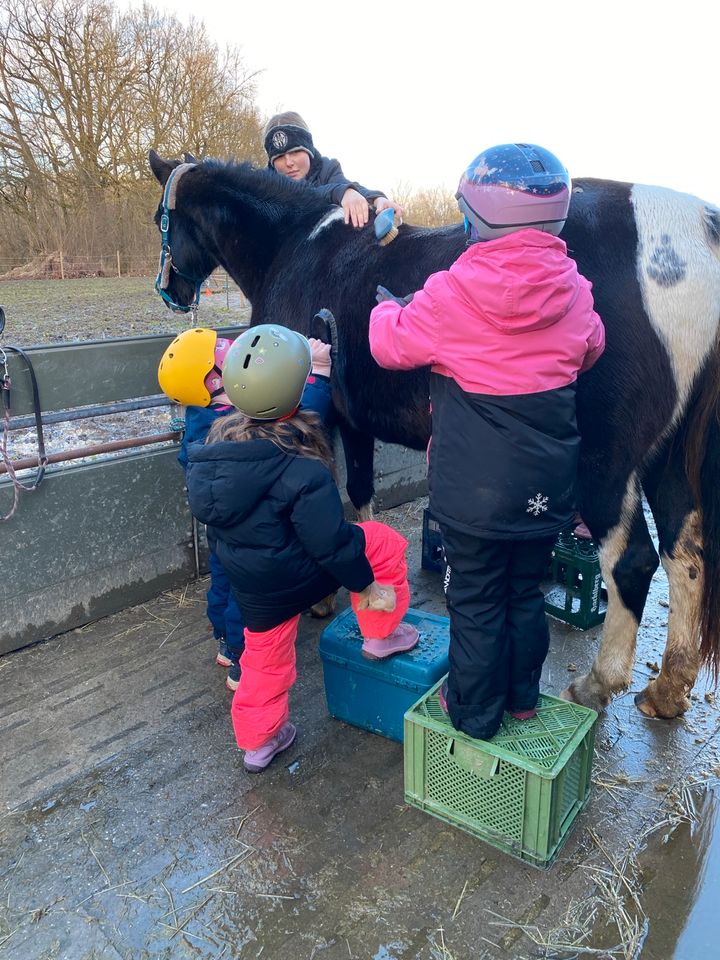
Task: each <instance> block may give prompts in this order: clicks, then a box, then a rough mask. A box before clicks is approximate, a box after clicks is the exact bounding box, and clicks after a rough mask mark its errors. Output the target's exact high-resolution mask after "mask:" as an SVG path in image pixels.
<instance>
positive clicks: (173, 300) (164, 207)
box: [148, 150, 218, 313]
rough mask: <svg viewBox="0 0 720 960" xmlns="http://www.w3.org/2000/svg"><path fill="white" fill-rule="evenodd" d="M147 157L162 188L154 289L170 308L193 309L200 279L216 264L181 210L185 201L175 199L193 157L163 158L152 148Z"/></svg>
mask: <svg viewBox="0 0 720 960" xmlns="http://www.w3.org/2000/svg"><path fill="white" fill-rule="evenodd" d="M148 158H149V161H150V169H151V170H152V172H153V173H154V174H155V177H156V178H157V180H158V182H159V183H160V184H161V186H162V187H163V195H162V199H161V201H160V204H159V205H158V208H157V211H156V213H155V223H156V224H157V226H158V229H159V230H160V235H161V237H162V248H161V251H160V266H159V269H158V275H157V279H156V280H155V289H156V290H157V291H158V293H159V294H160V296H161V297H162V298H163V300H164V301H165V303H166V305H167V306H168V307H169V308H170V309H171V310H180V311H182V312H183V313H184V312H187V311H193V310H195V309H196V308H197V306H198V303H199V301H200V287H201V286H202V283H203V281H204V280H205V278H206V277H207V276H209V274H211V273H212V271H213V270H214V269H215V268H216V267H217V265H218V264H217V260H216V259H214V258H213V256H212V254H211V253H210V252H209V251H208V245H207V244H206V243H202V242H201V241H200V238H199V237H198V236H197V230H196V227H195V225H194V221H193V219H192V217H190V216H189V215H188V212H187V210H185V209H184V208H185V206H186V204H185V202H181V203H180V204H179V205H178V202H177V199H178V187H179V184H180V179H181V177H184V176H186V175H188V176H189V175H191V174H192V171H193V169H194V167H195V165H196V164H195V161H194V160H193V161H192V162H190V161H186V162H185V163H181V162H180V161H179V160H163V159H162V157H160V156H159V155H158V154H157V153H156V152H155V151H154V150H151V151H150V153H149V154H148ZM183 186H185V184H183ZM184 192H185V191H184Z"/></svg>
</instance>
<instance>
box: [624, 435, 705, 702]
mask: <svg viewBox="0 0 720 960" xmlns="http://www.w3.org/2000/svg"><path fill="white" fill-rule="evenodd" d="M643 486H644V488H645V492H646V494H647V498H648V503H649V504H650V507H651V509H652V511H653V515H654V517H655V521H656V523H657V529H658V540H659V544H660V559H661V561H662V565H663V567H664V569H665V572H666V574H667V578H668V584H669V588H670V609H669V611H668V637H667V643H666V646H665V653H664V654H663V659H662V669H661V670H660V674H659V676H658V677H657V678H656V679H655V680H650V682H649V683H648V685H647V687H645V689H644V690H642V691H641V692H640V693H638V694H637V696H636V697H635V703H636V704H637V706H638V708H639V709H640V710H641V711H642V712H643V713H644V714H645V715H646V716H648V717H667V718H669V717H677V716H680V715H681V714H683V713H684V712H685V711H686V710H687V709H689V707H690V700H689V694H690V691H691V690H692V688H693V686H694V685H695V681H696V679H697V675H698V671H699V669H700V611H701V603H702V596H703V544H702V533H701V530H700V518H699V515H698V512H697V510H696V509H694V503H693V497H692V493H691V490H690V486H689V484H688V482H687V478H686V476H685V470H684V464H683V462H682V454H681V453H680V451H679V450H677V449H676V447H675V446H673V448H672V452H671V453H670V457H669V459H668V460H666V462H665V463H664V465H663V467H662V469H660V470H654V471H651V472H650V474H649V476H648V477H647V478H646V479H644V480H643Z"/></svg>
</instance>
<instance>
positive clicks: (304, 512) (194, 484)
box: [187, 440, 373, 631]
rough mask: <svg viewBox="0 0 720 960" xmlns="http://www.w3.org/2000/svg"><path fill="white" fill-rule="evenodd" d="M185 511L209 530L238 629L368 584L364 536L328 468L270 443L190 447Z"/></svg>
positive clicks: (274, 620)
mask: <svg viewBox="0 0 720 960" xmlns="http://www.w3.org/2000/svg"><path fill="white" fill-rule="evenodd" d="M187 487H188V497H189V501H190V509H191V510H192V512H193V514H194V515H195V516H196V517H197V518H198V520H200V521H201V522H202V523H206V524H207V526H208V535H209V536H210V537H212V538H213V540H214V542H215V550H216V553H217V556H218V558H219V560H220V562H221V563H222V565H223V567H224V568H225V570H226V572H227V574H228V576H229V578H230V582H231V583H232V587H233V590H234V592H235V596H236V598H237V601H238V605H239V606H240V609H241V611H242V614H243V617H244V618H245V623H246V626H247V627H248V628H249V629H250V630H253V631H261V630H269V629H271V628H272V627H276V626H278V625H279V624H280V623H283V622H284V621H285V620H288V619H290V618H291V617H293V616H295V615H296V614H298V613H302V611H303V610H306V609H307V608H308V607H310V606H312V604H314V603H317V602H318V601H319V600H322V599H323V597H326V596H327V595H328V594H330V593H333V592H334V591H335V590H337V589H338V587H340V586H344V587H347V589H348V590H352V591H356V592H359V591H361V590H364V589H365V587H367V586H369V584H370V583H371V582H372V580H373V574H372V569H371V567H370V564H369V563H368V561H367V558H366V556H365V534H364V533H363V531H362V528H361V527H358V526H357V525H355V524H352V523H348V522H347V521H346V520H345V517H344V514H343V507H342V503H341V501H340V494H339V493H338V489H337V487H336V485H335V481H334V480H333V478H332V476H331V475H330V472H329V470H328V469H327V468H326V467H325V466H324V465H323V464H322V463H320V461H318V460H311V459H309V458H307V457H300V456H295V455H292V454H288V453H285V452H284V451H283V450H281V449H280V448H279V447H278V446H276V445H275V444H274V443H273V442H272V441H271V440H247V441H243V442H235V441H222V442H220V443H211V444H193V445H192V446H191V447H190V453H189V463H188V471H187Z"/></svg>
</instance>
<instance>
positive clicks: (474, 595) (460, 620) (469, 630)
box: [440, 524, 556, 740]
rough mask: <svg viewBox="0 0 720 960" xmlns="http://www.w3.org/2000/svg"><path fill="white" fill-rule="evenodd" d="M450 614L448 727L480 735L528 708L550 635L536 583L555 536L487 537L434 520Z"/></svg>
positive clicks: (485, 735) (488, 734)
mask: <svg viewBox="0 0 720 960" xmlns="http://www.w3.org/2000/svg"><path fill="white" fill-rule="evenodd" d="M440 532H441V536H442V542H443V547H444V549H445V557H446V560H447V562H448V570H447V572H446V576H445V594H446V599H447V606H448V614H449V616H450V674H449V677H448V696H447V702H448V710H449V712H450V719H451V720H452V722H453V726H454V727H455V729H456V730H462V731H463V732H464V733H467V734H468V735H469V736H471V737H476V738H478V739H481V740H486V739H489V738H490V737H492V736H493V735H494V734H495V733H496V732H497V731H498V729H499V727H500V723H501V722H502V716H503V711H504V710H514V711H521V710H531V709H532V708H533V707H535V705H536V703H537V699H538V695H539V692H540V673H541V670H542V665H543V663H544V661H545V657H546V656H547V652H548V647H549V643H550V637H549V633H548V628H547V622H546V620H545V607H544V597H543V593H542V590H541V589H540V581H541V580H543V579H544V577H545V576H546V574H547V569H548V564H549V561H550V553H551V551H552V548H553V546H554V544H555V539H556V538H555V537H554V536H553V537H545V538H542V539H536V540H489V539H484V538H479V537H474V536H471V535H469V534H467V533H461V532H459V531H458V530H454V529H451V528H448V527H447V526H446V525H445V524H440Z"/></svg>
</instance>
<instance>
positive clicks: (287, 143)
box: [265, 123, 315, 166]
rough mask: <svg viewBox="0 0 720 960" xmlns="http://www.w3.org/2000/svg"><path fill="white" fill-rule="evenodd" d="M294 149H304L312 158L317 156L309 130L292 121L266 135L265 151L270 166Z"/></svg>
mask: <svg viewBox="0 0 720 960" xmlns="http://www.w3.org/2000/svg"><path fill="white" fill-rule="evenodd" d="M293 150H304V151H305V153H307V154H308V155H309V156H310V159H312V158H313V157H314V156H315V145H314V144H313V139H312V136H311V135H310V131H309V130H303V128H302V127H296V126H295V125H294V124H291V123H286V124H283V125H282V126H279V127H273V128H272V130H268V133H267V136H266V137H265V152H266V153H267V155H268V160H269V162H270V166H272V164H273V160H275V159H277V157H280V156H282V154H283V153H291V152H292V151H293Z"/></svg>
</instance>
